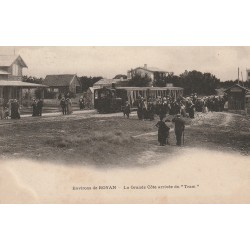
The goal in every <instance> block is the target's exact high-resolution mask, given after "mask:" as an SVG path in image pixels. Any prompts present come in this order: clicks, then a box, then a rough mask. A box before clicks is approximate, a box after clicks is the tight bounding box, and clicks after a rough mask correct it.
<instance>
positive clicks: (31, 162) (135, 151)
mask: <svg viewBox="0 0 250 250" xmlns="http://www.w3.org/2000/svg"><path fill="white" fill-rule="evenodd" d="M186 122H187V124H188V127H187V129H186V131H185V136H186V139H185V142H186V143H185V145H184V147H181V148H179V147H176V146H175V138H174V133H173V132H171V133H170V143H171V145H170V146H166V147H160V146H158V143H157V131H156V128H154V125H155V123H156V121H153V122H150V121H138V120H137V118H136V117H135V116H132V118H131V119H124V118H123V117H122V116H121V115H120V114H119V115H111V116H110V115H108V116H107V115H102V116H99V115H98V116H96V117H93V116H92V117H91V116H90V117H87V115H81V116H70V117H48V118H46V119H44V118H42V119H40V120H39V118H38V119H35V120H33V119H27V123H26V121H22V122H21V121H20V122H19V121H18V122H17V123H15V122H14V123H9V124H6V125H5V126H2V127H1V130H0V150H1V152H2V154H1V158H0V203H6V202H7V203H249V202H250V195H249V185H250V168H249V166H250V158H249V156H248V155H249V148H250V144H249V142H250V130H249V117H244V116H239V115H235V114H227V113H209V114H206V115H204V114H198V115H197V116H196V118H195V119H194V120H189V119H187V120H186ZM93 186H96V187H97V189H96V190H94V189H93ZM105 186H106V187H107V186H114V187H115V189H113V190H107V189H102V187H105ZM124 187H127V189H124ZM136 187H145V189H143V190H141V189H137V188H136ZM171 187H172V188H171ZM74 188H77V190H78V191H76V189H74ZM89 188H90V189H89ZM87 190H88V191H87Z"/></svg>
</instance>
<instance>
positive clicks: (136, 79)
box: [129, 74, 152, 87]
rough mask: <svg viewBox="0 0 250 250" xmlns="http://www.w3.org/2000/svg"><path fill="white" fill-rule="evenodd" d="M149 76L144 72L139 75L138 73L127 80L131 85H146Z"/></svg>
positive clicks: (149, 79) (148, 81)
mask: <svg viewBox="0 0 250 250" xmlns="http://www.w3.org/2000/svg"><path fill="white" fill-rule="evenodd" d="M151 81H152V80H151V78H150V77H149V76H148V75H147V74H146V75H145V76H141V75H140V74H135V75H134V76H133V78H132V79H130V80H129V86H131V87H148V86H149V83H150V82H151Z"/></svg>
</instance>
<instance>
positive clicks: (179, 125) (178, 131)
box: [172, 114, 185, 146]
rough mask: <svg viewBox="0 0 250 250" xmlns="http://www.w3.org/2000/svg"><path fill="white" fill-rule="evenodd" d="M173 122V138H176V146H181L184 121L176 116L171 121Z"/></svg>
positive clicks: (178, 115) (179, 116)
mask: <svg viewBox="0 0 250 250" xmlns="http://www.w3.org/2000/svg"><path fill="white" fill-rule="evenodd" d="M172 122H174V124H175V126H174V131H175V137H176V145H177V146H181V137H182V135H183V133H184V129H185V121H184V120H183V119H182V118H181V115H180V114H177V116H176V117H175V118H174V119H173V120H172Z"/></svg>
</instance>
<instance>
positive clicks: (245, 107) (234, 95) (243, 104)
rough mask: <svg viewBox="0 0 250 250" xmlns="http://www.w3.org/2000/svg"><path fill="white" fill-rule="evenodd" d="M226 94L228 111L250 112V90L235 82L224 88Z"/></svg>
mask: <svg viewBox="0 0 250 250" xmlns="http://www.w3.org/2000/svg"><path fill="white" fill-rule="evenodd" d="M225 93H227V96H228V111H229V112H236V113H243V114H246V113H247V114H250V90H249V89H248V88H245V87H243V86H241V85H239V84H235V85H233V86H231V87H230V88H228V89H226V90H225Z"/></svg>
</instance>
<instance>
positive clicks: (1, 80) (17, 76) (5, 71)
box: [0, 55, 45, 106]
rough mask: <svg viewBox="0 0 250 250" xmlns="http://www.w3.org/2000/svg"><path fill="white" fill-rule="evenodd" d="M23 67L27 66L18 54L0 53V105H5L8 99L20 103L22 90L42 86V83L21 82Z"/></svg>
mask: <svg viewBox="0 0 250 250" xmlns="http://www.w3.org/2000/svg"><path fill="white" fill-rule="evenodd" d="M23 68H28V66H27V65H26V63H25V62H24V60H23V59H22V57H21V56H20V55H0V105H1V106H2V105H6V104H7V103H8V101H9V100H10V99H17V100H18V101H19V103H20V104H22V101H23V98H22V97H23V96H22V90H23V89H27V90H30V89H32V88H39V87H41V88H44V87H45V86H44V85H42V84H35V83H28V82H22V77H23Z"/></svg>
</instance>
